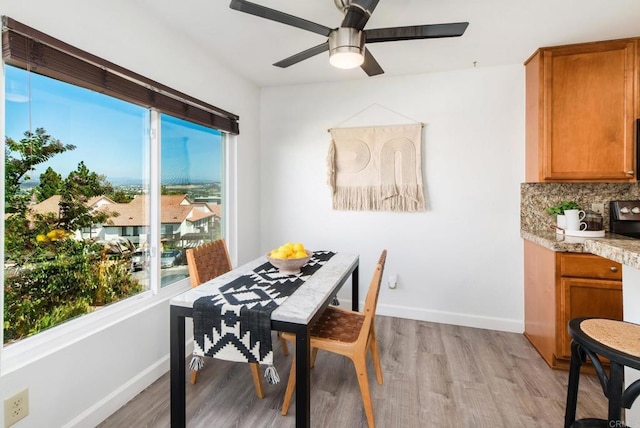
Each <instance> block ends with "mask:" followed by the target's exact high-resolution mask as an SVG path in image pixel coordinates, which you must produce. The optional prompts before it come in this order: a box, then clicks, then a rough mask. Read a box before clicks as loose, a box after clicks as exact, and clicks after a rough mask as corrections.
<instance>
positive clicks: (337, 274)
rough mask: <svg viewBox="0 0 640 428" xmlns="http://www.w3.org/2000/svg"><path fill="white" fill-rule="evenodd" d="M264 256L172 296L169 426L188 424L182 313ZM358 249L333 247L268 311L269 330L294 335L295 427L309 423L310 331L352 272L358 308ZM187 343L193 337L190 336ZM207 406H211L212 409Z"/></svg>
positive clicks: (188, 315) (353, 295)
mask: <svg viewBox="0 0 640 428" xmlns="http://www.w3.org/2000/svg"><path fill="white" fill-rule="evenodd" d="M267 261H268V260H267V258H266V256H262V257H258V258H256V259H254V260H252V261H250V262H248V263H245V264H243V265H241V266H239V267H237V268H235V269H233V270H231V271H229V272H227V273H225V274H223V275H220V276H218V277H216V278H214V279H212V280H210V281H207V282H205V283H203V284H202V285H200V286H198V287H195V288H192V289H190V290H187V291H185V292H183V293H181V294H179V295H176V296H175V297H173V298H172V299H171V300H170V309H169V311H170V314H169V316H170V322H169V331H170V340H169V346H170V372H171V373H170V375H171V381H170V383H171V426H172V427H173V428H181V427H185V426H186V416H187V415H186V361H185V359H186V349H187V347H188V346H189V345H190V343H189V342H187V340H186V339H187V338H186V330H185V328H186V322H185V320H186V318H193V305H194V302H195V301H196V300H198V299H199V298H200V297H204V296H208V295H210V294H212V290H216V289H218V288H220V287H223V286H224V285H226V284H228V283H229V282H231V281H233V280H235V279H236V278H238V277H240V276H242V275H245V274H247V273H249V272H251V271H252V270H253V269H255V268H256V267H258V266H261V265H263V264H264V263H266V262H267ZM358 266H359V255H358V254H352V253H346V252H336V253H335V254H334V255H333V256H332V257H331V258H330V259H329V260H328V261H327V262H326V263H325V264H324V265H322V267H320V268H319V269H318V270H316V271H315V272H314V273H313V274H312V275H311V276H310V277H309V278H308V279H307V280H306V281H305V282H304V284H303V285H302V286H300V287H299V288H298V289H297V290H296V291H295V292H294V293H293V294H291V296H289V297H288V298H287V299H286V300H285V301H284V302H283V303H282V304H281V305H280V306H278V307H277V308H276V309H275V310H274V311H273V312H272V313H271V330H276V331H284V332H291V333H294V334H295V335H296V343H295V353H296V354H295V357H296V372H295V376H296V407H295V409H296V411H295V413H296V414H295V417H296V427H298V428H301V427H304V428H308V427H309V426H310V421H311V418H310V416H311V385H310V373H309V369H310V367H309V366H310V364H309V357H310V353H311V349H310V331H311V328H312V326H313V325H314V323H315V322H316V321H317V320H318V318H319V317H320V315H321V314H322V312H323V311H324V309H325V308H326V307H327V306H329V304H331V303H332V302H333V300H334V298H335V297H336V295H337V293H338V291H339V290H340V289H341V288H342V286H343V285H344V284H345V283H346V282H347V280H348V279H349V278H351V308H352V310H354V311H358ZM191 343H193V342H192V341H191ZM211 411H215V409H212V410H211Z"/></svg>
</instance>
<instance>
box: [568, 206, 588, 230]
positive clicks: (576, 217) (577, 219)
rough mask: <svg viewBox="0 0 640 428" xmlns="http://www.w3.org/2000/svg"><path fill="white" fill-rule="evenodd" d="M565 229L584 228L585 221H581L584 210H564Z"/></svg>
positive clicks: (585, 226)
mask: <svg viewBox="0 0 640 428" xmlns="http://www.w3.org/2000/svg"><path fill="white" fill-rule="evenodd" d="M564 215H565V218H566V221H567V230H585V229H586V228H587V223H585V222H583V221H582V220H584V216H585V212H584V211H582V210H564Z"/></svg>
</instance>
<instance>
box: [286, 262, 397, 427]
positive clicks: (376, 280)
mask: <svg viewBox="0 0 640 428" xmlns="http://www.w3.org/2000/svg"><path fill="white" fill-rule="evenodd" d="M386 258H387V250H383V251H382V254H381V255H380V259H379V260H378V264H377V265H376V269H375V272H374V274H373V279H372V280H371V284H370V285H369V291H368V292H367V298H366V300H365V305H364V312H354V311H349V310H346V309H341V308H335V307H328V308H327V309H326V310H325V311H324V312H323V313H322V315H321V316H320V319H319V320H318V322H316V323H315V324H314V326H313V327H312V328H311V333H310V334H311V349H313V351H312V355H311V362H310V365H311V367H313V365H314V362H315V357H316V355H317V352H318V349H323V350H325V351H329V352H334V353H337V354H340V355H344V356H346V357H349V358H350V359H351V360H352V361H353V364H354V366H355V368H356V375H357V378H358V383H359V384H360V392H361V394H362V402H363V403H364V412H365V414H366V415H367V422H368V424H369V427H370V428H374V427H375V420H374V418H373V406H372V404H371V394H370V392H369V380H368V377H367V364H366V356H367V352H368V351H369V350H370V351H371V356H372V359H373V363H374V367H375V371H376V378H377V380H378V383H379V384H380V385H382V369H381V368H380V357H379V355H378V345H377V343H376V332H375V326H374V324H375V316H376V306H377V303H378V294H379V292H380V283H381V281H382V273H383V272H384V264H385V261H386ZM282 337H284V338H285V339H286V340H289V341H291V342H293V343H295V339H296V336H295V334H292V333H282ZM295 372H296V360H295V353H294V356H293V361H292V362H291V371H290V372H289V382H288V383H287V390H286V392H285V396H284V402H283V404H282V414H283V415H286V414H287V412H288V411H289V405H290V404H291V398H292V396H293V390H294V388H295V383H296V376H295Z"/></svg>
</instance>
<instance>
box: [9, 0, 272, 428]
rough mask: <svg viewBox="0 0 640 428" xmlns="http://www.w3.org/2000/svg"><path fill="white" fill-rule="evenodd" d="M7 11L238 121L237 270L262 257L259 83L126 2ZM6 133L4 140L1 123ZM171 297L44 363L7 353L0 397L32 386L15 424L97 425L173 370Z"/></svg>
mask: <svg viewBox="0 0 640 428" xmlns="http://www.w3.org/2000/svg"><path fill="white" fill-rule="evenodd" d="M0 14H2V15H7V16H10V17H11V18H14V19H16V20H18V21H20V22H22V23H24V24H27V25H29V26H31V27H34V28H36V29H38V30H40V31H43V32H45V33H48V34H50V35H52V36H54V37H56V38H58V39H61V40H63V41H65V42H67V43H70V44H72V45H75V46H77V47H79V48H81V49H84V50H87V51H89V52H91V53H93V54H96V55H98V56H101V57H103V58H105V59H108V60H110V61H112V62H114V63H116V64H118V65H120V66H123V67H125V68H128V69H130V70H132V71H135V72H137V73H139V74H142V75H145V76H147V77H149V78H152V79H154V80H156V81H159V82H161V83H163V84H166V85H168V86H170V87H173V88H175V89H177V90H180V91H182V92H185V93H187V94H190V95H193V96H195V97H197V98H200V99H202V100H204V101H207V102H209V103H211V104H213V105H216V106H218V107H221V108H223V109H225V110H227V111H231V112H233V113H236V114H238V115H239V116H240V121H241V125H240V130H241V135H240V136H238V137H237V138H234V139H233V140H234V141H233V142H232V143H233V144H236V145H237V148H235V147H234V148H233V149H232V150H231V151H230V152H231V153H230V154H229V155H230V156H231V161H230V165H229V168H230V174H231V181H232V182H233V183H234V185H235V186H237V194H238V196H237V198H235V197H234V195H230V196H231V200H232V206H231V213H230V216H235V217H236V219H237V222H236V223H235V226H234V228H233V229H232V230H230V233H231V234H232V235H233V240H232V241H231V242H230V243H235V245H233V246H232V248H231V252H232V258H233V259H234V262H235V263H242V262H245V261H247V260H250V259H252V258H254V257H255V254H256V253H258V252H259V248H260V245H259V237H258V232H257V231H258V229H259V220H258V219H259V215H260V210H259V206H258V202H259V179H260V177H259V175H258V168H259V162H258V159H259V144H258V143H259V133H258V131H259V121H258V120H259V119H258V115H259V95H260V94H259V90H258V89H257V88H256V87H255V86H253V85H252V84H249V83H247V82H245V81H243V80H241V79H240V78H238V77H237V76H236V75H235V74H234V73H231V72H229V71H228V70H227V69H226V68H225V67H224V64H221V63H220V62H217V61H216V59H215V58H211V57H210V56H209V55H208V54H205V53H204V52H202V51H200V50H198V48H197V47H195V46H192V44H191V43H186V42H184V41H183V40H180V38H179V36H177V35H176V34H174V33H171V32H170V31H167V26H166V25H164V24H163V23H158V22H154V21H153V20H152V19H151V18H150V16H151V15H150V14H148V13H146V12H145V11H143V10H140V9H138V8H137V7H136V2H132V1H129V0H110V1H109V2H87V1H82V0H66V1H64V2H51V1H47V0H31V1H22V0H21V1H18V0H2V1H0ZM2 86H3V85H2ZM0 104H4V103H0ZM3 108H4V107H3V106H2V107H0V117H4V110H3ZM0 128H1V129H0V132H1V134H2V135H4V125H2V126H1V127H0ZM236 175H237V176H238V178H237V180H236V178H235V176H236ZM167 299H168V297H167V296H165V298H156V299H155V304H153V305H151V306H149V307H147V308H145V309H142V310H140V311H133V312H129V313H127V314H126V315H124V316H123V319H122V321H121V322H120V323H117V324H107V323H105V324H104V325H102V326H101V327H100V329H99V330H98V331H97V332H94V333H93V334H90V335H88V336H83V337H75V338H74V341H73V343H72V344H71V345H70V346H64V347H61V348H53V349H52V348H49V350H50V353H49V354H47V355H44V356H43V357H40V355H41V354H39V353H38V352H34V353H32V354H31V355H28V358H27V360H25V361H23V362H15V361H14V362H13V363H12V364H9V363H8V362H7V358H6V356H7V354H8V352H6V351H5V352H0V357H2V359H0V391H1V394H0V395H1V396H0V399H2V400H4V398H7V397H8V396H10V395H12V394H14V393H15V392H17V391H19V390H21V389H22V388H24V387H28V388H29V399H30V414H29V416H27V418H25V419H23V420H22V421H20V422H18V423H17V424H16V425H15V426H16V427H60V426H83V427H84V426H87V427H89V426H95V424H96V423H98V422H100V421H101V420H102V419H103V418H104V417H106V416H108V415H110V414H111V413H112V412H114V411H115V410H117V409H118V408H119V407H120V406H121V405H122V404H124V403H125V402H126V401H128V400H129V399H130V398H132V397H133V396H134V395H135V394H136V393H137V392H139V391H140V390H142V389H143V388H145V387H146V386H147V385H148V384H149V383H151V382H152V381H154V380H155V378H157V377H158V376H160V375H161V374H163V373H164V372H166V371H167V370H168V352H169V344H168V342H169V322H168V314H169V312H168V300H167ZM23 363H24V364H23ZM168 393H169V391H167V394H168ZM2 409H3V408H2V406H0V420H4V419H3V416H2V412H3V410H2Z"/></svg>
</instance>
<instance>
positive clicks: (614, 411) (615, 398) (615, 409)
mask: <svg viewBox="0 0 640 428" xmlns="http://www.w3.org/2000/svg"><path fill="white" fill-rule="evenodd" d="M609 370H610V375H609V384H608V385H607V398H609V426H612V427H618V426H619V427H623V426H624V424H623V423H622V391H623V389H624V387H623V377H624V376H623V372H624V367H623V366H622V365H620V364H618V363H615V362H613V361H611V363H610V365H609Z"/></svg>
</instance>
